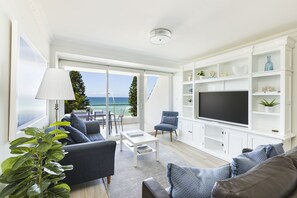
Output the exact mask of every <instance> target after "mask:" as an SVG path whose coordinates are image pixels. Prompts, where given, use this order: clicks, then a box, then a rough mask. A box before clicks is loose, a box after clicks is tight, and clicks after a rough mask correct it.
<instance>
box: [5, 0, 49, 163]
mask: <svg viewBox="0 0 297 198" xmlns="http://www.w3.org/2000/svg"><path fill="white" fill-rule="evenodd" d="M32 8H33V9H34V8H36V7H34V4H32V1H30V0H27V1H20V0H1V1H0V41H1V44H0V93H1V94H0V163H2V161H3V160H4V159H6V158H7V157H8V156H9V149H8V147H9V142H8V123H9V120H8V117H9V81H10V77H9V76H10V48H11V46H10V40H11V20H12V19H14V20H17V21H18V27H19V30H20V32H21V33H22V34H23V35H24V36H26V38H28V39H29V40H30V41H31V42H32V44H33V45H34V46H35V47H37V48H38V49H39V51H40V52H41V53H42V54H43V56H44V57H45V58H47V60H48V58H49V40H50V36H49V34H48V29H47V27H44V26H42V24H43V23H42V21H40V20H41V18H42V17H39V19H36V17H35V16H36V15H35V14H36V10H35V12H34V11H33V10H32ZM39 16H41V15H39ZM45 23H46V22H44V24H45ZM46 120H48V118H47V119H46ZM45 124H48V121H45V122H44V121H43V122H42V123H37V125H45Z"/></svg>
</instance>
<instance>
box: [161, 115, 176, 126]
mask: <svg viewBox="0 0 297 198" xmlns="http://www.w3.org/2000/svg"><path fill="white" fill-rule="evenodd" d="M176 120H177V118H176V117H169V116H162V120H161V123H162V124H171V125H176Z"/></svg>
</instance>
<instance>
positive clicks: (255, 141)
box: [248, 134, 282, 149]
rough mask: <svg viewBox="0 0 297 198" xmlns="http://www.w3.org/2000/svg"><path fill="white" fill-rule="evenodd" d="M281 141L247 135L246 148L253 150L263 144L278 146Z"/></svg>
mask: <svg viewBox="0 0 297 198" xmlns="http://www.w3.org/2000/svg"><path fill="white" fill-rule="evenodd" d="M281 142H282V141H281V140H276V139H273V138H269V137H264V136H259V135H250V134H249V135H248V147H249V148H252V149H255V148H256V147H257V146H259V145H265V144H278V143H281Z"/></svg>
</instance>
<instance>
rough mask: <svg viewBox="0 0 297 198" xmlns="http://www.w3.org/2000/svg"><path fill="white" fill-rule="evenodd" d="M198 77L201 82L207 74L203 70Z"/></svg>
mask: <svg viewBox="0 0 297 198" xmlns="http://www.w3.org/2000/svg"><path fill="white" fill-rule="evenodd" d="M197 76H198V77H199V79H200V80H201V79H204V78H205V72H204V71H203V70H201V71H199V72H198V73H197Z"/></svg>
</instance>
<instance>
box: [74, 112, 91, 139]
mask: <svg viewBox="0 0 297 198" xmlns="http://www.w3.org/2000/svg"><path fill="white" fill-rule="evenodd" d="M70 122H71V126H73V127H74V128H76V129H77V130H79V131H80V132H82V133H84V134H87V127H86V124H85V122H84V121H83V120H81V119H79V117H77V116H76V115H75V114H74V113H71V115H70Z"/></svg>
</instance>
